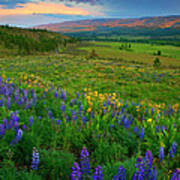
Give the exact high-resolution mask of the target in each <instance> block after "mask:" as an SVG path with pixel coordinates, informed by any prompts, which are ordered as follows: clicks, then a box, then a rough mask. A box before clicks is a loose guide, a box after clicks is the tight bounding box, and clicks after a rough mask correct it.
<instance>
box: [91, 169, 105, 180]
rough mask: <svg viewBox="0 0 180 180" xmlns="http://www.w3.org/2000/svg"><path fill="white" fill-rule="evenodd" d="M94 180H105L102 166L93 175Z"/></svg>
mask: <svg viewBox="0 0 180 180" xmlns="http://www.w3.org/2000/svg"><path fill="white" fill-rule="evenodd" d="M92 178H93V180H103V173H102V168H101V166H97V167H96V169H95V172H94V175H93V177H92Z"/></svg>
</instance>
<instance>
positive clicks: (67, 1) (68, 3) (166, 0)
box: [0, 0, 180, 27]
mask: <svg viewBox="0 0 180 180" xmlns="http://www.w3.org/2000/svg"><path fill="white" fill-rule="evenodd" d="M167 15H180V0H0V24H9V25H12V26H20V27H32V26H36V25H41V24H49V23H58V22H63V21H69V20H81V19H94V18H136V17H149V16H167Z"/></svg>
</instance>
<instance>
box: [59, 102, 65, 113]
mask: <svg viewBox="0 0 180 180" xmlns="http://www.w3.org/2000/svg"><path fill="white" fill-rule="evenodd" d="M60 109H61V111H62V112H65V109H66V107H65V104H64V102H61V108H60Z"/></svg>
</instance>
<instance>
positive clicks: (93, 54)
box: [89, 49, 98, 58]
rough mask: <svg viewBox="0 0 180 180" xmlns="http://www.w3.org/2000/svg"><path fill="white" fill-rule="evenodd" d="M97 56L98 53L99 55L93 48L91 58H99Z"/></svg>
mask: <svg viewBox="0 0 180 180" xmlns="http://www.w3.org/2000/svg"><path fill="white" fill-rule="evenodd" d="M97 57H98V55H97V53H96V51H95V49H92V51H91V53H90V55H89V58H97Z"/></svg>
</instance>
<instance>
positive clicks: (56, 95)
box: [54, 90, 58, 98]
mask: <svg viewBox="0 0 180 180" xmlns="http://www.w3.org/2000/svg"><path fill="white" fill-rule="evenodd" d="M54 96H55V98H58V92H57V91H56V90H55V91H54Z"/></svg>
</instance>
